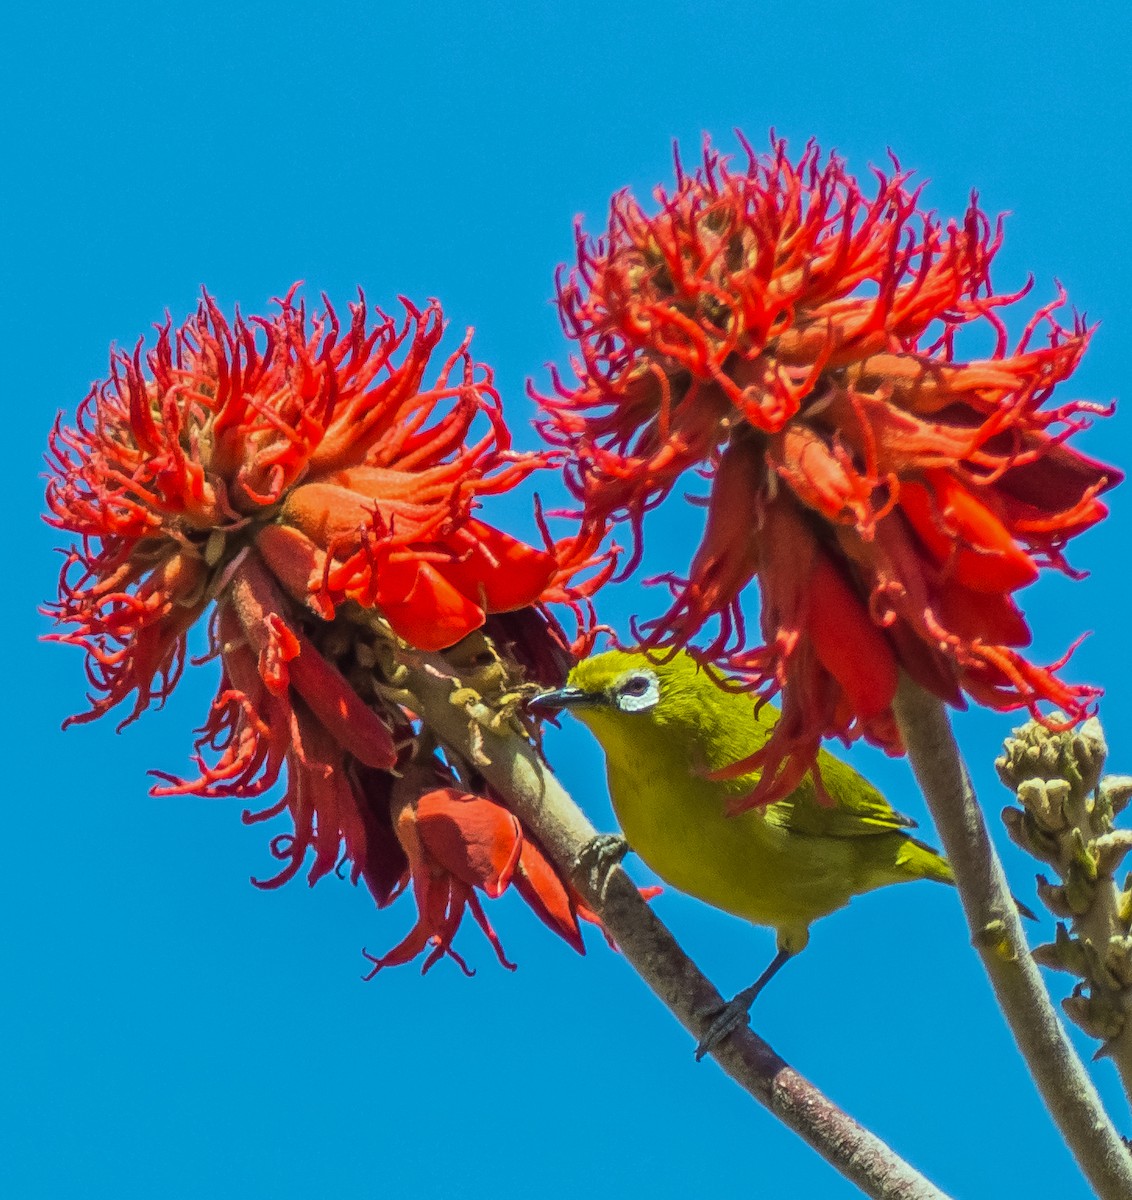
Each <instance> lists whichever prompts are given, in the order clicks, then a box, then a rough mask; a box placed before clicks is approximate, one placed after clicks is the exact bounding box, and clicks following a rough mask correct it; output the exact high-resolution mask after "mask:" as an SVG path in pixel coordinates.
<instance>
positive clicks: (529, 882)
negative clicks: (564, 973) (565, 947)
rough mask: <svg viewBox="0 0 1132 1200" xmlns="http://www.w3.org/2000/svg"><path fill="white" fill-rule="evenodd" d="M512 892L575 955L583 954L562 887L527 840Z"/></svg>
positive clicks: (574, 918)
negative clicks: (573, 950)
mask: <svg viewBox="0 0 1132 1200" xmlns="http://www.w3.org/2000/svg"><path fill="white" fill-rule="evenodd" d="M514 883H515V888H516V890H517V891H518V893H519V895H520V896H522V897H523V899H524V900H525V901H526V902H527V903H528V904H529V905H530V906H531V908H532V910H533V911H534V913H535V914H536V916H538V918H539V919H540V920H541V921H542V922H543V924H544V925H546V926H547V927H548V928H550V929H553V930H554V932H555V933H557V934H558V936H559V937H561V938H562V939H563V940H564V941H566V942H569V943H570V945H571V946H573V947H574V949H575V950H577V952H578V953H579V954H585V952H586V945H585V942H583V941H582V931H581V930H580V929H579V928H578V918H577V915H576V913H575V910H574V905H573V904H571V902H570V895H569V893H568V892H567V890H566V886H565V885H564V884H563V882H562V880H561V879H560V878H559V877H558V872H557V871H556V870H555V869H554V868H553V867H552V866H551V865H550V863H549V862H548V861H547V859H546V856H545V855H544V854H543V852H542V851H541V850H540V849H539V848H538V847H537V846H536V845H535V844H534V842H532V841H530V840H529V839H526V840H524V842H523V852H522V855H521V856H520V858H519V869H518V871H517V872H516V873H515V879H514Z"/></svg>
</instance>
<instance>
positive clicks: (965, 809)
mask: <svg viewBox="0 0 1132 1200" xmlns="http://www.w3.org/2000/svg"><path fill="white" fill-rule="evenodd" d="M895 712H896V719H897V722H898V723H899V725H900V732H901V734H902V735H903V738H904V745H905V747H906V748H907V751H908V758H909V761H910V762H911V764H912V770H913V772H914V773H915V776H916V779H917V781H918V783H919V785H920V788H921V790H922V791H923V793H924V796H925V798H926V799H927V802H928V807H929V808H930V809H931V813H932V817H933V818H934V820H935V825H936V828H937V830H938V831H939V836H940V839H941V840H942V841H943V846H944V849H945V850H946V852H947V856H948V858H949V859H950V860H951V866H952V869H953V870H954V872H955V881H956V884H957V886H958V889H959V897H960V899H961V901H962V903H963V911H964V913H965V914H966V916H967V924H968V926H969V927H970V930H971V935H972V940H973V942H974V945H975V948H976V949H977V950H978V952H979V955H980V957H981V958H982V960H983V966H984V967H985V968H986V972H987V975H988V976H990V981H991V986H992V987H993V988H994V993H995V996H996V997H997V999H998V1003H999V1006H1000V1007H1001V1008H1002V1011H1003V1014H1004V1015H1005V1017H1006V1021H1007V1024H1008V1025H1009V1026H1010V1030H1011V1032H1012V1033H1013V1034H1014V1040H1015V1041H1016V1042H1017V1043H1018V1049H1019V1050H1020V1051H1021V1052H1022V1057H1023V1058H1024V1059H1025V1060H1026V1065H1027V1066H1028V1067H1029V1070H1030V1074H1031V1075H1032V1076H1033V1077H1034V1082H1035V1083H1036V1084H1037V1087H1038V1091H1039V1092H1040V1093H1041V1096H1042V1099H1043V1100H1044V1101H1045V1105H1046V1107H1047V1108H1048V1109H1049V1111H1050V1115H1051V1116H1052V1117H1053V1120H1054V1122H1055V1124H1056V1125H1057V1127H1058V1129H1059V1130H1060V1131H1061V1135H1062V1137H1063V1138H1064V1139H1065V1142H1066V1144H1067V1145H1068V1147H1069V1149H1070V1151H1071V1152H1072V1154H1073V1156H1074V1158H1076V1160H1077V1163H1078V1165H1079V1166H1080V1168H1081V1170H1082V1172H1083V1173H1084V1175H1085V1177H1086V1178H1087V1179H1088V1181H1089V1183H1090V1184H1091V1185H1092V1187H1093V1189H1094V1190H1095V1191H1096V1193H1097V1195H1098V1196H1099V1197H1101V1200H1128V1198H1129V1197H1130V1196H1132V1156H1130V1155H1129V1152H1128V1149H1127V1147H1126V1146H1125V1144H1124V1142H1123V1140H1122V1139H1121V1137H1120V1135H1119V1134H1118V1133H1117V1132H1116V1130H1115V1128H1114V1127H1113V1125H1112V1122H1111V1121H1110V1120H1109V1118H1108V1114H1107V1113H1106V1112H1105V1110H1104V1107H1103V1106H1102V1104H1101V1100H1100V1097H1099V1096H1098V1095H1097V1090H1096V1088H1095V1087H1094V1086H1093V1082H1092V1080H1091V1079H1090V1078H1089V1076H1088V1073H1087V1072H1086V1070H1085V1068H1084V1067H1083V1066H1082V1064H1081V1061H1080V1059H1079V1058H1078V1057H1077V1055H1076V1054H1075V1053H1074V1051H1073V1047H1072V1046H1071V1045H1070V1044H1069V1039H1068V1037H1067V1036H1066V1034H1065V1030H1064V1028H1063V1027H1062V1024H1061V1022H1060V1020H1059V1019H1058V1016H1057V1013H1056V1012H1055V1010H1054V1007H1053V1004H1052V1002H1051V1001H1050V998H1049V995H1048V993H1047V992H1046V990H1045V987H1044V986H1043V984H1042V980H1041V976H1040V975H1039V973H1038V969H1037V966H1036V965H1035V964H1034V961H1033V959H1032V958H1031V957H1030V950H1029V946H1028V945H1027V943H1026V938H1025V934H1024V933H1023V931H1022V923H1021V921H1020V920H1019V917H1018V910H1017V908H1016V906H1015V904H1014V901H1013V900H1012V899H1011V896H1010V891H1009V889H1008V888H1007V884H1006V876H1005V874H1004V873H1003V870H1002V864H1001V863H1000V862H999V859H998V855H997V854H996V853H995V850H994V847H993V845H992V844H991V841H990V837H989V836H988V834H987V827H986V823H985V822H984V820H983V815H982V811H981V810H980V808H979V805H978V802H977V800H976V799H975V793H974V790H973V789H972V787H971V782H970V779H969V777H968V775H967V770H966V768H965V767H964V765H963V760H962V759H961V758H960V755H959V748H958V746H957V745H956V744H955V738H954V736H953V735H952V732H951V724H950V722H949V721H948V719H947V714H946V713H945V712H944V709H943V705H942V703H941V702H940V701H939V700H938V699H936V698H935V697H934V696H931V695H929V694H928V693H927V692H925V691H924V690H923V689H922V688H920V687H919V686H918V685H917V684H915V683H913V682H912V681H911V680H909V679H908V678H907V677H905V678H904V679H902V681H901V684H900V688H899V690H898V692H897V696H896V704H895Z"/></svg>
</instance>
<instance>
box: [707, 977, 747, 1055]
mask: <svg viewBox="0 0 1132 1200" xmlns="http://www.w3.org/2000/svg"><path fill="white" fill-rule="evenodd" d="M759 990H760V989H759V988H756V987H749V988H745V989H744V990H743V991H741V992H740V993H739V994H738V995H737V996H735V997H734V999H731V1000H728V1002H727V1003H726V1004H724V1005H723V1007H722V1008H713V1009H711V1010H710V1011H709V1012H707V1013H706V1014H705V1016H710V1017H712V1022H711V1024H710V1025H709V1026H708V1029H707V1033H705V1034H704V1036H703V1037H702V1038H701V1039H700V1044H699V1045H698V1046H697V1047H696V1062H699V1061H700V1060H701V1059H702V1058H703V1057H704V1056H705V1055H707V1054H711V1053H712V1051H713V1050H714V1049H715V1048H716V1047H717V1046H718V1045H719V1043H720V1042H722V1041H723V1039H724V1038H727V1037H730V1036H731V1034H733V1033H734V1032H735V1030H736V1029H741V1028H742V1027H743V1026H744V1025H749V1024H750V1021H751V1005H752V1004H753V1003H754V1002H755V997H756V996H757V995H758V994H759Z"/></svg>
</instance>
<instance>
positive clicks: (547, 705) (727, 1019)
mask: <svg viewBox="0 0 1132 1200" xmlns="http://www.w3.org/2000/svg"><path fill="white" fill-rule="evenodd" d="M533 704H534V705H535V706H536V707H538V708H543V709H566V710H568V711H570V712H571V713H573V714H574V715H575V716H576V717H578V719H579V720H581V721H583V722H584V723H585V724H586V725H588V726H589V728H590V730H591V731H592V732H593V734H594V736H595V737H596V738H597V740H598V741H599V742H600V743H601V746H602V748H603V749H604V751H605V756H606V764H607V770H608V776H609V792H610V797H611V799H612V801H613V809H614V812H615V813H616V815H617V820H618V822H619V823H620V825H621V829H622V831H623V832H624V835H625V838H626V840H627V842H628V844H629V847H630V848H631V849H632V850H634V851H635V852H636V853H637V854H639V855H640V857H641V858H642V859H643V860H644V861H645V862H646V863H647V864H648V865H649V866H650V867H651V868H652V869H653V870H654V871H655V872H656V873H657V874H658V875H659V876H660V877H661V878H662V879H664V880H665V881H666V882H668V883H669V884H671V885H672V886H673V887H675V888H678V889H679V890H680V891H683V892H687V893H688V894H689V895H692V896H697V897H698V898H699V899H701V900H704V901H706V902H707V903H708V904H712V905H714V906H715V907H716V908H721V909H724V910H725V911H726V912H730V913H734V914H735V915H736V916H738V917H745V918H746V919H747V920H748V921H752V922H754V923H755V924H756V925H768V926H770V927H772V928H773V929H774V930H775V932H776V934H777V939H778V952H777V953H776V954H775V956H774V958H773V960H772V961H771V963H770V965H769V966H768V967H767V969H766V970H765V971H764V972H763V973H762V974H761V975H760V976H759V978H758V979H757V980H756V981H755V983H754V984H752V985H751V987H749V988H747V989H746V990H745V991H743V992H740V993H739V995H738V996H736V997H735V998H734V1000H732V1001H731V1002H730V1004H728V1005H727V1006H725V1008H724V1010H723V1011H722V1013H721V1014H720V1015H719V1016H718V1017H717V1018H716V1020H715V1021H714V1022H713V1024H712V1026H711V1027H710V1029H709V1031H708V1034H707V1036H706V1037H705V1038H704V1040H703V1041H702V1042H701V1043H700V1046H699V1049H698V1050H697V1052H696V1056H697V1058H700V1057H702V1056H703V1055H704V1054H705V1053H707V1052H708V1050H710V1049H711V1048H712V1047H713V1046H714V1045H716V1044H717V1043H718V1042H719V1041H720V1040H721V1039H722V1038H723V1037H725V1036H726V1035H727V1034H728V1033H730V1032H731V1030H732V1029H734V1028H736V1027H737V1026H738V1025H739V1024H740V1023H743V1022H745V1021H746V1020H747V1017H748V1010H749V1009H750V1006H751V1003H752V1002H753V1001H754V999H755V997H756V996H757V995H758V993H759V992H760V991H761V990H762V988H763V987H764V986H765V985H766V984H767V983H768V982H769V980H770V979H771V978H772V977H773V976H774V974H775V973H776V972H777V971H778V970H779V968H780V967H781V966H782V965H783V964H784V963H785V962H787V961H788V960H789V959H790V958H791V957H792V956H793V955H795V954H797V953H798V952H799V951H801V950H803V949H804V948H805V946H806V943H807V942H808V941H809V937H810V925H811V924H812V923H813V922H814V921H816V920H817V919H818V918H819V917H824V916H825V915H826V914H827V913H831V912H833V911H834V910H836V909H838V908H842V907H844V905H846V904H848V903H849V901H850V900H851V899H852V898H853V897H854V896H856V895H859V894H860V893H862V892H868V891H872V890H873V889H874V888H879V887H885V886H886V885H887V884H890V883H904V882H907V881H910V880H914V879H934V880H936V881H937V882H939V883H952V882H953V877H952V873H951V867H950V866H949V865H948V863H947V861H946V859H944V858H943V857H941V856H940V855H939V854H937V853H936V851H934V850H933V849H931V847H930V846H927V845H925V844H924V843H923V842H921V841H918V840H917V839H916V838H914V837H911V836H910V835H909V834H908V832H907V830H908V829H909V827H911V826H913V825H914V824H915V822H913V821H912V820H910V819H909V818H908V817H905V816H902V815H901V814H900V813H898V812H896V811H895V810H894V809H893V808H892V806H891V805H890V804H889V803H888V801H887V800H886V799H885V798H884V797H883V796H882V795H881V794H880V792H878V791H877V789H876V788H875V787H873V786H872V784H870V783H869V782H868V780H866V779H865V778H864V777H863V776H861V775H860V774H858V773H857V772H856V771H855V770H854V769H853V768H852V767H850V766H849V765H848V764H847V763H844V762H842V761H841V760H840V759H837V758H835V757H834V756H833V755H832V754H830V753H828V752H827V751H825V750H823V751H822V752H821V753H820V755H819V757H818V768H819V771H820V773H821V779H822V783H823V786H824V788H825V790H826V792H827V793H828V795H829V796H830V797H831V798H832V799H833V801H834V803H833V805H832V806H826V805H822V804H821V803H820V802H819V801H818V798H817V789H816V787H815V785H814V781H813V779H812V777H810V776H807V777H806V779H805V780H804V781H803V782H802V784H801V785H800V786H799V787H798V788H797V789H795V791H793V792H792V793H791V794H790V795H789V796H788V797H786V799H784V800H780V801H778V802H777V803H774V804H770V805H768V806H766V807H764V808H753V809H749V810H747V811H746V812H741V813H738V814H737V815H735V816H728V815H727V809H728V806H729V803H730V802H732V801H736V800H739V799H741V798H742V797H743V796H745V795H748V794H749V793H750V792H751V791H752V790H753V788H754V786H755V784H756V782H757V781H758V778H759V773H758V772H757V771H755V772H750V773H748V774H744V775H739V776H738V777H736V778H732V779H718V778H712V777H711V776H712V775H713V774H714V773H717V772H721V771H722V770H723V769H724V768H726V767H728V766H730V765H731V764H733V763H736V762H739V761H740V760H742V759H746V758H748V757H749V756H750V755H752V754H754V753H755V752H756V751H757V750H758V749H759V748H760V746H762V744H763V743H764V742H765V741H766V739H767V738H768V737H769V736H770V732H771V730H772V729H773V728H774V725H775V722H776V721H777V720H778V710H777V709H775V708H774V707H773V706H772V705H770V704H764V705H763V706H762V707H761V708H760V709H759V710H758V712H757V714H755V713H753V708H754V705H753V703H752V698H751V696H750V695H749V694H745V693H742V692H736V691H728V690H726V689H725V688H723V687H721V686H720V684H719V683H718V682H717V681H716V679H715V678H713V676H712V675H711V674H709V673H708V672H707V671H706V670H704V669H702V668H701V667H699V666H698V665H697V663H696V662H695V661H694V660H693V659H692V658H691V656H689V655H688V654H686V653H684V652H682V651H681V652H679V653H676V654H674V655H673V656H672V657H671V658H669V659H668V660H667V661H654V659H653V658H650V657H649V656H648V655H646V654H645V653H644V652H643V651H623V650H611V651H607V652H606V653H603V654H598V655H595V656H594V657H592V658H588V659H586V660H584V661H583V662H580V663H578V664H577V666H575V667H574V669H573V670H572V671H571V672H570V675H569V677H568V679H567V681H566V686H565V687H562V688H559V689H557V690H555V691H552V692H546V693H543V694H542V695H541V696H538V697H537V698H536V699H535V700H534V701H533Z"/></svg>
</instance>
